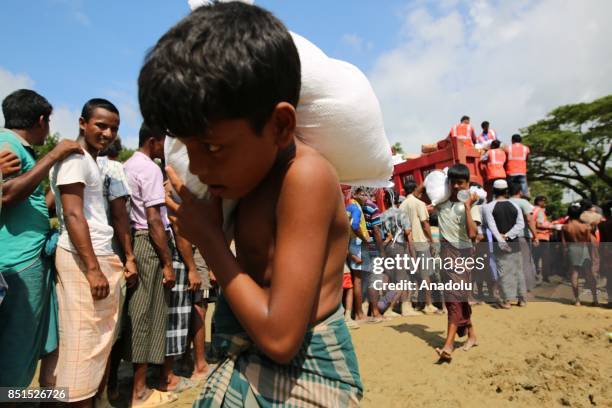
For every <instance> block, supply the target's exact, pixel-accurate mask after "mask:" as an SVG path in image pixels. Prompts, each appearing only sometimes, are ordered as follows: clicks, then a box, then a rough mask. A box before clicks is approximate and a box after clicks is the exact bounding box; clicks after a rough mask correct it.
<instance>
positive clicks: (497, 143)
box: [491, 139, 501, 149]
mask: <svg viewBox="0 0 612 408" xmlns="http://www.w3.org/2000/svg"><path fill="white" fill-rule="evenodd" d="M499 146H501V142H500V141H499V140H497V139H495V140H494V141H492V142H491V149H497V148H499Z"/></svg>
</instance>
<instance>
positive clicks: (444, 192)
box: [423, 170, 451, 205]
mask: <svg viewBox="0 0 612 408" xmlns="http://www.w3.org/2000/svg"><path fill="white" fill-rule="evenodd" d="M423 184H424V185H425V191H426V192H427V196H428V197H429V200H430V201H431V203H432V204H433V205H438V204H441V203H443V202H445V201H447V200H448V199H449V198H450V195H451V192H450V186H449V185H448V177H447V176H446V174H445V173H444V171H441V170H434V171H432V172H431V173H429V174H428V175H427V177H425V181H423Z"/></svg>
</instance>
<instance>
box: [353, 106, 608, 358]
mask: <svg viewBox="0 0 612 408" xmlns="http://www.w3.org/2000/svg"><path fill="white" fill-rule="evenodd" d="M487 134H488V135H487ZM472 136H473V131H471V132H470V125H469V118H467V117H464V118H463V121H462V124H459V125H457V126H455V127H454V128H453V129H451V133H450V135H449V137H459V138H460V139H461V138H462V137H465V139H464V140H466V143H472ZM474 140H475V141H477V143H478V144H479V146H478V148H481V149H483V157H484V161H485V162H486V163H487V168H486V170H487V178H486V180H487V183H486V186H485V188H486V191H488V194H487V192H486V191H485V189H483V188H482V187H483V186H480V185H478V184H477V183H474V182H470V179H471V177H470V172H469V169H468V167H467V166H465V165H463V164H456V165H454V166H451V167H450V168H449V169H448V174H447V176H448V183H449V187H450V191H451V194H450V198H449V199H448V200H446V201H444V202H442V203H438V204H437V205H435V206H433V205H431V204H427V202H428V198H427V196H426V191H425V189H424V186H423V185H417V184H416V183H414V182H413V181H409V182H407V183H406V184H405V185H404V186H403V187H404V191H405V194H406V196H400V195H399V194H397V192H395V191H392V190H389V191H386V192H385V203H384V208H386V210H385V211H384V212H381V211H380V209H379V206H377V204H376V203H375V202H374V200H373V198H374V195H373V194H370V195H368V193H367V191H365V190H364V189H362V188H357V189H353V190H351V189H350V188H349V187H347V188H346V189H345V197H346V203H347V206H346V210H347V214H348V217H349V219H350V222H351V240H350V243H349V248H348V258H347V268H346V270H345V277H344V285H343V287H344V290H345V294H344V298H343V299H344V305H345V309H346V316H345V318H346V320H347V324H348V325H349V327H351V328H358V327H359V324H360V323H362V322H366V323H377V322H380V321H383V320H385V319H389V318H393V317H396V316H399V315H402V316H414V315H419V314H422V313H426V314H429V313H431V314H443V313H444V309H446V312H447V314H448V335H447V340H446V342H445V344H444V346H443V347H441V348H439V349H437V351H438V354H439V356H440V359H441V360H443V361H450V360H451V358H452V357H451V353H452V351H453V342H454V337H455V334H457V333H458V334H459V335H460V336H462V335H463V334H467V335H468V340H467V342H466V343H465V346H464V348H465V349H469V348H471V347H472V346H473V345H474V344H476V335H475V332H474V327H473V324H472V321H471V305H474V304H482V303H489V304H491V305H493V306H494V307H497V308H499V309H511V307H512V305H513V304H516V306H519V307H524V306H526V305H527V299H528V293H529V292H531V291H532V290H533V289H534V288H535V287H536V286H538V285H540V284H541V283H542V282H549V279H550V277H551V276H552V275H555V274H558V275H561V276H562V277H564V278H568V280H569V281H570V282H571V287H572V293H573V301H574V303H575V304H576V305H580V304H581V300H580V288H579V284H578V279H579V277H580V276H582V277H583V278H584V279H585V282H586V286H587V287H588V289H589V290H590V292H591V294H592V299H593V304H594V305H599V301H598V292H597V283H598V281H599V279H600V278H603V277H606V276H608V279H607V287H606V289H607V292H608V304H607V306H608V307H609V306H610V305H611V304H612V300H611V299H612V298H611V295H612V285H611V283H612V279H611V278H610V272H611V268H610V266H609V265H607V264H606V263H601V262H600V258H602V257H606V256H609V255H610V254H611V251H610V244H609V242H610V239H611V238H612V236H611V235H612V217H611V214H610V209H611V207H612V202H611V201H607V202H606V203H605V204H604V205H603V206H602V207H603V208H600V207H598V206H596V205H593V203H591V202H590V201H589V200H586V199H585V200H582V201H580V202H575V203H572V204H571V205H570V206H569V207H568V209H567V215H566V216H564V217H562V218H560V219H558V220H555V221H553V222H551V221H549V220H548V216H547V214H546V197H544V196H537V197H535V199H534V201H533V204H532V203H531V202H530V198H529V195H528V190H527V180H526V159H527V155H528V153H529V150H528V148H527V147H526V146H524V145H523V144H521V138H520V136H519V135H514V136H513V137H512V142H513V144H512V146H510V147H509V148H507V149H506V151H507V152H508V154H507V155H506V153H505V152H504V151H503V150H501V149H500V143H499V140H498V139H497V138H496V136H495V132H494V131H493V130H492V129H489V127H488V123H487V122H485V123H483V134H481V135H480V136H478V138H475V139H474ZM487 141H488V142H489V143H488V145H487V146H484V143H486V142H487ZM508 158H510V160H508ZM517 158H518V159H517ZM515 159H516V160H515ZM487 198H488V199H487ZM426 201H427V202H426ZM381 204H382V203H381ZM381 207H382V205H381ZM600 242H601V243H602V244H600ZM600 252H601V254H600ZM398 254H400V256H404V255H407V256H409V257H412V258H415V259H417V258H422V259H427V258H432V257H433V258H442V259H448V257H451V258H453V259H457V257H463V258H472V259H475V258H480V259H486V262H483V264H482V266H483V267H480V268H472V269H471V270H469V271H468V273H464V274H459V275H458V274H457V273H456V271H453V270H449V269H447V268H441V267H440V266H437V267H436V266H434V267H432V263H427V262H424V263H420V264H419V265H420V267H419V268H418V269H417V270H413V271H411V272H410V273H408V272H407V270H406V269H401V268H397V267H394V268H385V270H384V273H383V274H382V275H380V274H377V273H376V272H375V264H376V263H375V262H374V259H375V258H396V256H397V255H398ZM380 264H381V263H379V265H380ZM433 264H434V265H436V264H435V262H434V263H433ZM438 265H440V264H438ZM376 280H381V281H385V282H394V283H400V282H404V281H413V282H415V283H416V285H415V286H410V287H409V288H418V289H417V290H413V291H412V293H411V290H410V289H404V288H405V287H406V286H405V285H404V286H400V288H401V289H399V290H397V289H393V287H392V286H387V287H388V288H391V289H390V290H384V289H383V290H376V289H375V288H374V287H373V286H374V285H373V282H374V281H376ZM430 281H433V282H447V281H451V282H461V281H463V282H472V284H473V285H472V288H470V289H468V290H465V291H456V290H443V291H440V292H436V291H433V290H431V286H429V285H428V283H429V282H430ZM422 282H425V283H426V284H425V285H421V283H422ZM378 286H379V287H378V288H379V289H380V285H378ZM396 287H397V286H396ZM485 287H486V289H487V291H486V294H485ZM460 292H461V293H460ZM363 296H365V301H364V299H363ZM362 305H363V310H362V307H361V306H362Z"/></svg>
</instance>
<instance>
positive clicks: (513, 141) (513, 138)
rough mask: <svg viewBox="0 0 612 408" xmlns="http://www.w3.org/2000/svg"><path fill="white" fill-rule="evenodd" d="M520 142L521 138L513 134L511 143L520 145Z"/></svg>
mask: <svg viewBox="0 0 612 408" xmlns="http://www.w3.org/2000/svg"><path fill="white" fill-rule="evenodd" d="M521 140H523V139H522V138H521V135H519V134H518V133H515V134H513V135H512V143H521Z"/></svg>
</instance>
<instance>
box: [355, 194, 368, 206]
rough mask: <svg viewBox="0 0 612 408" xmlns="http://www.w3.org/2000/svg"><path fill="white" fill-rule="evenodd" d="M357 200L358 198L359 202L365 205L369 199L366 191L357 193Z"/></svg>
mask: <svg viewBox="0 0 612 408" xmlns="http://www.w3.org/2000/svg"><path fill="white" fill-rule="evenodd" d="M355 200H357V202H358V203H359V204H360V205H362V206H363V205H365V203H366V202H367V201H368V195H367V194H366V192H365V191H360V192H358V193H355Z"/></svg>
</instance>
